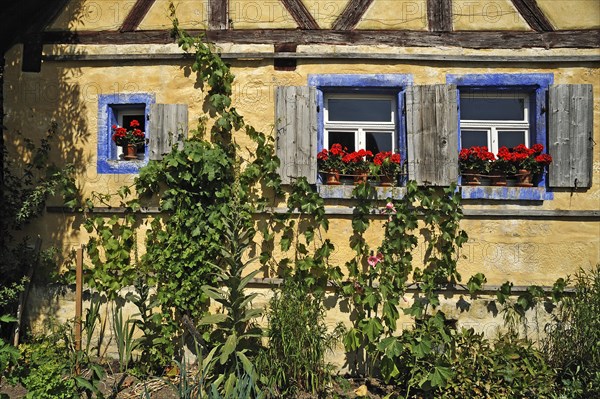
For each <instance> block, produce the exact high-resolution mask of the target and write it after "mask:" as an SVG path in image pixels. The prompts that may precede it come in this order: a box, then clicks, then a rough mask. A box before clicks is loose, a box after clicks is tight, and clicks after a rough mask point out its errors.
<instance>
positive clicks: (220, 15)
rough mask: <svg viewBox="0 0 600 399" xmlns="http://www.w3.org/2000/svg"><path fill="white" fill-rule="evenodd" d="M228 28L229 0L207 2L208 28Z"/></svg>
mask: <svg viewBox="0 0 600 399" xmlns="http://www.w3.org/2000/svg"><path fill="white" fill-rule="evenodd" d="M228 28H229V0H210V2H209V3H208V29H209V30H224V29H228Z"/></svg>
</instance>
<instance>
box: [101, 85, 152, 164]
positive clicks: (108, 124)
mask: <svg viewBox="0 0 600 399" xmlns="http://www.w3.org/2000/svg"><path fill="white" fill-rule="evenodd" d="M155 102H156V99H155V96H154V94H151V93H128V94H124V93H118V94H100V95H98V153H97V157H98V158H97V159H98V160H97V165H96V168H97V172H98V174H135V173H138V172H139V170H140V168H141V167H142V166H144V165H146V164H147V163H148V157H149V154H148V151H145V153H144V159H143V160H139V161H122V160H118V159H117V145H116V144H115V143H114V142H113V141H112V139H111V137H112V133H113V132H112V125H114V124H117V112H118V108H119V107H120V106H127V105H139V106H144V118H145V119H146V121H147V120H148V114H149V113H150V105H151V104H154V103H155ZM145 133H146V138H149V137H150V136H151V135H152V132H151V129H149V127H148V123H146V132H145Z"/></svg>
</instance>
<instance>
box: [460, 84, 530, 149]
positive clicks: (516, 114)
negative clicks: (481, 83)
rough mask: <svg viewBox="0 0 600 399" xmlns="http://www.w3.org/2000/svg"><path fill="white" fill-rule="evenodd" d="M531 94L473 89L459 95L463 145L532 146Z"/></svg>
mask: <svg viewBox="0 0 600 399" xmlns="http://www.w3.org/2000/svg"><path fill="white" fill-rule="evenodd" d="M529 133H530V123H529V96H528V95H526V94H520V93H499V92H486V93H482V92H470V91H468V90H463V91H461V94H460V144H461V148H469V147H472V146H486V147H488V149H489V150H490V151H491V152H493V153H497V152H498V149H499V148H500V147H508V148H512V147H515V146H517V145H519V144H525V145H526V146H529Z"/></svg>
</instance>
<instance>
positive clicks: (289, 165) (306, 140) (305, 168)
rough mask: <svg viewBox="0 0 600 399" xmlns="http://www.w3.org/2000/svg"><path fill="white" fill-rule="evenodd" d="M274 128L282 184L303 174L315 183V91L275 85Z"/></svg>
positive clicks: (303, 87)
mask: <svg viewBox="0 0 600 399" xmlns="http://www.w3.org/2000/svg"><path fill="white" fill-rule="evenodd" d="M275 119H276V121H275V128H276V134H277V156H278V157H279V160H280V161H281V165H280V166H279V174H280V176H281V181H282V183H283V184H290V183H293V182H294V180H295V179H297V178H299V177H306V179H307V180H308V182H309V183H310V184H315V183H316V182H317V90H316V88H314V87H306V86H286V87H283V86H281V87H277V88H276V92H275Z"/></svg>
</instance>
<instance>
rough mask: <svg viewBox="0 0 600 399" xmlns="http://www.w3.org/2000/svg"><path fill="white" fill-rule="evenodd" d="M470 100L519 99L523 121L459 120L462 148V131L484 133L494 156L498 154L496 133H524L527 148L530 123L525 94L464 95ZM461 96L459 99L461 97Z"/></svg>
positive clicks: (491, 93)
mask: <svg viewBox="0 0 600 399" xmlns="http://www.w3.org/2000/svg"><path fill="white" fill-rule="evenodd" d="M462 95H466V96H468V97H470V98H482V99H483V98H520V99H522V100H523V108H524V109H523V119H522V120H480V119H470V120H469V119H462V117H461V119H460V140H461V148H462V132H463V131H486V132H487V142H488V145H487V147H488V150H489V151H491V152H493V153H494V154H496V153H498V149H499V148H498V133H499V132H503V131H514V130H519V131H524V132H525V142H524V143H523V144H525V145H526V146H527V147H529V134H530V131H531V123H530V120H529V119H530V118H529V95H527V94H525V93H515V92H511V93H502V92H478V93H472V92H469V93H464V94H462ZM462 95H461V97H462Z"/></svg>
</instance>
